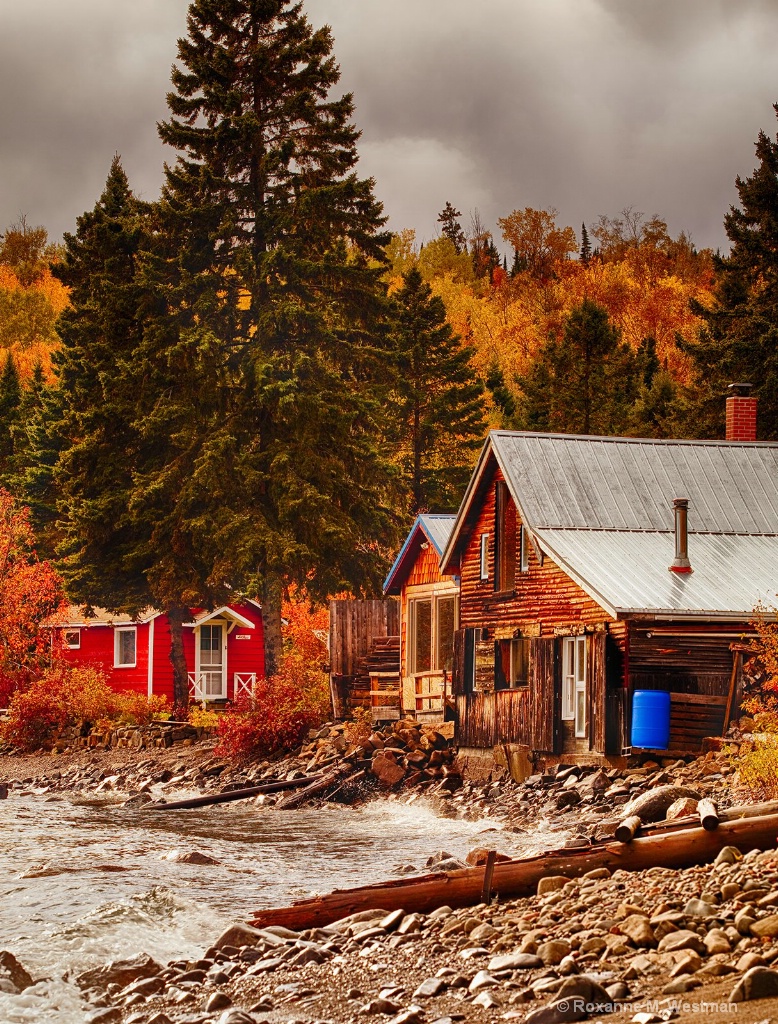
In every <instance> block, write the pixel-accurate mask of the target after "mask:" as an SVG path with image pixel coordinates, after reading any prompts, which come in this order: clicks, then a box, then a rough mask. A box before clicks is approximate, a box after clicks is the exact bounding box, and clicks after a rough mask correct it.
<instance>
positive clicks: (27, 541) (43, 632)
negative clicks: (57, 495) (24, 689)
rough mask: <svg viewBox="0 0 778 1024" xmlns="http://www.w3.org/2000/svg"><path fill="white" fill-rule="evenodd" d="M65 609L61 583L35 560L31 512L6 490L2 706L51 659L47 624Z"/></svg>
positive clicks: (1, 554)
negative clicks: (45, 623)
mask: <svg viewBox="0 0 778 1024" xmlns="http://www.w3.org/2000/svg"><path fill="white" fill-rule="evenodd" d="M62 607H63V597H62V589H61V581H60V579H59V577H58V575H57V574H56V572H55V571H54V569H53V567H52V566H51V565H50V563H49V562H45V561H39V560H38V557H37V555H36V554H35V548H34V538H33V533H32V527H31V526H30V518H29V510H28V509H26V508H23V507H22V506H21V505H20V504H18V503H17V502H16V501H15V500H14V498H13V497H12V496H11V495H10V494H9V493H8V492H7V491H5V490H2V489H0V702H2V703H0V706H2V707H5V706H6V701H7V698H8V696H9V695H10V693H11V692H12V691H13V690H14V689H15V688H16V687H18V686H20V685H24V684H25V683H27V682H28V681H29V680H30V679H32V678H35V677H36V676H37V675H38V674H39V673H40V671H41V670H42V669H43V667H44V666H45V665H47V664H48V662H49V660H50V656H51V646H52V643H53V638H52V631H51V630H50V629H47V628H45V627H44V625H43V623H44V622H45V621H46V620H47V619H49V617H50V616H52V615H54V614H55V613H57V611H58V610H59V609H61V608H62Z"/></svg>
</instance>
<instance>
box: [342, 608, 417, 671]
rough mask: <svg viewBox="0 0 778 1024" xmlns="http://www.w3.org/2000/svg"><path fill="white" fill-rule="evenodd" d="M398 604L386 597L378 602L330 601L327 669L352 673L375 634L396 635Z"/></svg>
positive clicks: (368, 648)
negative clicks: (328, 665)
mask: <svg viewBox="0 0 778 1024" xmlns="http://www.w3.org/2000/svg"><path fill="white" fill-rule="evenodd" d="M399 629H400V603H399V601H397V600H396V599H395V598H392V597H388V598H385V599H384V600H381V601H349V600H338V601H330V672H331V674H332V675H333V676H353V675H354V674H355V673H356V671H357V661H358V660H359V659H360V658H364V657H365V656H366V654H367V653H368V651H369V650H370V647H371V645H372V641H373V639H374V637H380V636H397V635H398V633H399Z"/></svg>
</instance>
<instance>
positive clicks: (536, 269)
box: [498, 206, 578, 279]
mask: <svg viewBox="0 0 778 1024" xmlns="http://www.w3.org/2000/svg"><path fill="white" fill-rule="evenodd" d="M557 214H558V211H557V210H555V209H553V208H551V209H549V210H534V209H532V207H530V206H526V207H525V208H524V209H523V210H514V211H513V213H510V214H508V216H507V217H501V218H500V219H499V221H498V223H499V225H500V227H501V229H502V235H503V238H504V239H505V241H506V242H507V243H508V244H509V245H510V246H511V247H512V248H513V251H514V253H515V257H516V263H517V267H521V268H522V269H524V270H525V271H526V272H527V273H528V274H530V275H531V276H532V277H535V278H539V279H542V278H548V277H551V275H552V274H553V273H554V268H555V266H556V264H557V263H558V262H561V261H563V260H566V259H568V258H569V256H570V254H571V253H574V252H576V250H577V249H578V241H577V239H576V237H575V232H574V231H573V229H572V228H571V227H558V226H557V222H556V218H557Z"/></svg>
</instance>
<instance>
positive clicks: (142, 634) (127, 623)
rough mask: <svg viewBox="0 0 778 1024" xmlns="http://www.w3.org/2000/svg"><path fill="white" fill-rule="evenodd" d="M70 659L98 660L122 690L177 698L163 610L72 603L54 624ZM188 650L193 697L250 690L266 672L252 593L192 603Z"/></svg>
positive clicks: (214, 699)
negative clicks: (211, 604)
mask: <svg viewBox="0 0 778 1024" xmlns="http://www.w3.org/2000/svg"><path fill="white" fill-rule="evenodd" d="M54 628H55V629H57V630H58V631H59V632H60V633H61V635H62V648H63V658H64V660H65V661H66V662H67V663H68V664H70V665H84V666H87V665H88V666H95V667H97V668H100V669H101V670H102V671H103V672H104V673H105V676H106V679H107V680H108V682H109V683H110V685H111V686H112V687H113V688H114V689H115V690H117V691H121V690H135V691H136V692H138V693H145V694H148V696H151V695H152V694H159V695H163V696H166V697H168V699H169V700H170V701H171V703H172V701H173V666H172V664H171V662H170V626H169V624H168V617H167V615H166V614H165V613H164V612H158V611H155V610H153V609H149V610H147V611H146V612H143V613H141V614H140V615H138V616H136V617H134V618H133V617H132V616H130V615H122V614H115V613H112V612H108V611H106V610H105V609H102V608H94V609H92V612H91V614H90V615H85V614H84V612H83V609H81V608H79V607H78V606H77V605H71V606H70V607H69V608H68V610H67V613H66V615H65V617H64V621H60V620H58V624H57V625H56V626H55V627H54ZM183 640H184V655H185V657H186V663H187V668H188V670H189V695H190V697H191V699H192V700H196V701H208V702H209V703H220V702H226V701H228V700H235V699H236V698H239V697H241V696H243V697H246V696H250V695H251V693H252V692H253V688H254V685H255V683H256V681H257V679H260V678H262V677H263V676H264V674H265V645H264V633H263V628H262V610H261V608H260V606H259V605H258V604H257V603H255V602H254V601H245V602H241V603H239V604H235V605H225V606H224V607H222V608H216V609H214V610H213V611H203V610H198V609H195V610H194V611H193V613H192V620H191V621H190V622H187V623H185V624H184V636H183Z"/></svg>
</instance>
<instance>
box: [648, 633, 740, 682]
mask: <svg viewBox="0 0 778 1024" xmlns="http://www.w3.org/2000/svg"><path fill="white" fill-rule="evenodd" d="M737 626H738V624H734V627H733V632H736V631H737ZM742 627H743V629H744V630H747V629H748V626H747V624H746V623H742ZM722 632H723V631H722V630H719V631H718V634H717V633H716V632H713V630H711V629H707V630H706V629H705V627H699V628H698V629H696V630H695V629H694V627H692V626H690V627H688V628H680V627H679V629H678V630H677V631H676V632H675V633H673V632H672V631H670V630H669V629H665V630H657V631H653V630H652V629H650V628H646V627H640V626H636V625H633V626H632V628H631V630H630V639H629V675H630V678H629V682H630V686H631V688H632V690H670V692H672V693H700V694H708V695H710V696H718V697H723V696H726V695H727V693H728V692H729V681H730V676H731V673H732V652H731V651H730V649H729V647H730V644H731V643H732V640H733V637H732V636H727V635H721V634H722ZM726 632H729V631H728V630H727V631H726Z"/></svg>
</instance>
